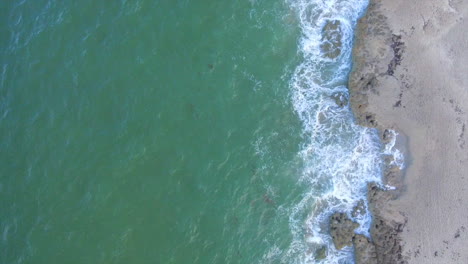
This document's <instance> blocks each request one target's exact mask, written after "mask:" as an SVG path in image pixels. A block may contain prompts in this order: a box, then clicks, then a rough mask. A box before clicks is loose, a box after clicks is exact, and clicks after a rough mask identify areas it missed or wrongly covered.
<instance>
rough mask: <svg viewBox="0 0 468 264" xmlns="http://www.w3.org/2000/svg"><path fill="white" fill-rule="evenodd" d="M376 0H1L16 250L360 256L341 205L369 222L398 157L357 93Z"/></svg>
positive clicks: (266, 259)
mask: <svg viewBox="0 0 468 264" xmlns="http://www.w3.org/2000/svg"><path fill="white" fill-rule="evenodd" d="M366 4H367V1H363V0H355V1H341V0H333V1H331V0H330V1H318V0H287V1H266V0H264V1H262V0H258V1H247V0H238V1H229V3H222V2H220V1H211V2H210V1H202V2H200V1H198V2H197V1H193V0H192V1H190V0H181V1H166V0H163V1H157V2H154V1H149V0H140V1H115V2H112V3H107V4H100V3H98V2H96V1H90V0H84V1H79V2H76V1H75V2H72V1H55V0H42V1H27V0H22V1H20V0H15V1H6V2H4V3H2V4H0V7H1V8H0V10H1V11H0V12H1V15H2V16H1V17H2V23H1V24H0V27H1V32H2V35H1V38H0V52H1V53H0V58H1V60H0V63H1V65H0V72H1V75H0V78H1V79H0V96H1V98H0V100H1V103H0V142H1V144H2V147H1V148H0V177H1V181H0V193H1V197H2V199H0V204H1V211H0V237H1V240H0V244H1V246H0V263H353V252H352V249H351V248H350V247H346V248H344V249H343V250H341V251H338V250H336V249H335V248H334V246H333V243H332V240H331V237H330V235H329V232H328V218H329V216H330V215H331V213H332V212H334V211H344V212H347V213H348V214H349V215H350V217H351V218H352V219H353V220H355V221H357V222H359V223H360V225H361V226H360V228H359V229H358V232H359V233H363V234H367V229H368V225H369V223H370V220H371V218H370V215H369V213H368V212H367V209H366V202H364V210H363V212H362V214H357V215H354V216H352V215H351V212H352V210H353V208H354V206H356V204H357V203H358V202H359V201H360V200H365V190H366V183H367V182H369V181H377V182H379V181H380V176H381V167H382V155H388V154H389V153H385V152H386V151H387V150H385V149H384V148H383V147H382V146H381V144H380V142H379V138H378V135H377V131H375V130H373V129H369V128H363V127H360V126H357V125H356V124H355V122H354V118H353V115H352V113H351V111H350V108H349V105H348V91H347V88H346V84H347V76H348V74H349V71H350V67H351V47H352V38H353V29H354V27H355V24H356V21H357V19H358V17H359V16H360V15H362V12H364V9H365V6H366ZM389 151H390V152H391V149H390V150H389ZM387 152H388V151H387Z"/></svg>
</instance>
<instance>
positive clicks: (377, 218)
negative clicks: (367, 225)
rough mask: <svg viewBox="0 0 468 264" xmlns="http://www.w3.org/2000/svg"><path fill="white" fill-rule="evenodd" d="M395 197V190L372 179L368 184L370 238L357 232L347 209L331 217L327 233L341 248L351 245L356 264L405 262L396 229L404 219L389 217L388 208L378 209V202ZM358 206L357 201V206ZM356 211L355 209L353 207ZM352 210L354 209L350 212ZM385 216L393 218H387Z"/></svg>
mask: <svg viewBox="0 0 468 264" xmlns="http://www.w3.org/2000/svg"><path fill="white" fill-rule="evenodd" d="M394 197H395V193H393V192H389V191H385V190H383V189H381V188H380V187H379V186H377V185H376V184H374V183H370V184H369V185H368V199H369V204H370V208H369V209H370V210H371V212H372V214H373V222H372V225H371V229H370V234H371V238H370V239H369V238H367V237H366V236H364V235H361V234H356V233H355V230H356V228H358V227H359V224H358V223H356V222H354V221H352V220H351V219H350V218H349V217H348V215H347V214H346V213H341V212H337V213H335V214H333V215H332V216H331V217H330V234H331V236H332V238H333V243H334V245H335V247H336V248H337V249H338V250H340V249H342V248H344V247H346V246H352V247H354V250H355V258H356V259H355V261H356V263H358V264H404V263H406V260H405V258H404V257H403V255H402V247H401V245H400V242H401V241H400V238H399V233H400V232H401V231H403V227H404V224H405V219H404V218H403V217H402V218H395V216H398V214H395V216H392V217H389V216H388V214H389V213H391V212H387V211H385V212H384V211H381V210H380V209H379V208H381V204H382V203H385V202H388V201H389V200H390V199H393V198H394ZM357 207H359V205H358V206H357ZM355 211H356V209H355ZM353 214H354V212H353ZM388 219H393V220H391V221H389V220H388Z"/></svg>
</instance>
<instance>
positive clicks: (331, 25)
mask: <svg viewBox="0 0 468 264" xmlns="http://www.w3.org/2000/svg"><path fill="white" fill-rule="evenodd" d="M342 38H343V32H342V30H341V22H340V21H339V20H330V21H328V22H327V23H326V24H325V26H324V27H323V30H322V44H321V45H320V49H321V50H322V52H323V53H324V55H325V57H328V58H330V59H335V58H336V57H338V56H340V54H341V48H342V45H343V43H342V41H343V40H342Z"/></svg>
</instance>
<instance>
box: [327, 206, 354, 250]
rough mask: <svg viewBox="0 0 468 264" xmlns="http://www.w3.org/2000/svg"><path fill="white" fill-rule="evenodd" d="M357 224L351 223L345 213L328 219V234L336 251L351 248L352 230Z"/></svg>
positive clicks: (336, 214)
mask: <svg viewBox="0 0 468 264" xmlns="http://www.w3.org/2000/svg"><path fill="white" fill-rule="evenodd" d="M358 227H359V224H357V223H355V222H353V221H351V219H349V218H348V216H347V215H346V214H345V213H335V214H333V215H332V216H331V218H330V234H331V236H332V238H333V243H334V244H335V247H336V249H338V250H340V249H342V248H343V247H345V246H351V245H352V240H353V237H354V235H355V234H354V230H355V229H356V228H358Z"/></svg>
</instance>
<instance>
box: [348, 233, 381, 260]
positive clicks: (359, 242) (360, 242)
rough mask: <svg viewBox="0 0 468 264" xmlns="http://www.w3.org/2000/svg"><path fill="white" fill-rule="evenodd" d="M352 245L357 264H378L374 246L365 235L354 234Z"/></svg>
mask: <svg viewBox="0 0 468 264" xmlns="http://www.w3.org/2000/svg"><path fill="white" fill-rule="evenodd" d="M353 245H354V252H355V254H354V256H355V261H356V263H357V264H378V262H377V253H376V251H375V246H374V244H373V243H372V242H371V241H370V240H369V239H368V238H367V237H365V236H363V235H355V236H354V238H353Z"/></svg>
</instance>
